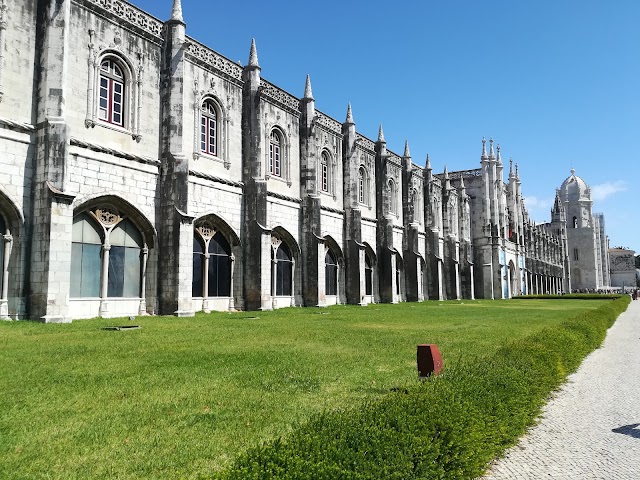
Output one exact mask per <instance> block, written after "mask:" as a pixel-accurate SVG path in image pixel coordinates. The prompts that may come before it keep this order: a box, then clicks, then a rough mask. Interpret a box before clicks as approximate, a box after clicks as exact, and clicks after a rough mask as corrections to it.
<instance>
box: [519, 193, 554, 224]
mask: <svg viewBox="0 0 640 480" xmlns="http://www.w3.org/2000/svg"><path fill="white" fill-rule="evenodd" d="M523 200H524V206H525V208H526V209H527V212H528V213H529V219H530V220H533V221H534V222H536V223H545V222H548V221H550V220H551V208H552V207H553V202H554V201H555V198H538V197H524V198H523Z"/></svg>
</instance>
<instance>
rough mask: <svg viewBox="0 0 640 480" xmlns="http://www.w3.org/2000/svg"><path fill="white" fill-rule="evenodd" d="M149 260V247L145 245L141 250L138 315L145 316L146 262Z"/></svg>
mask: <svg viewBox="0 0 640 480" xmlns="http://www.w3.org/2000/svg"><path fill="white" fill-rule="evenodd" d="M148 259H149V247H147V245H145V246H144V248H143V249H142V278H141V286H140V307H139V308H138V315H146V314H147V260H148Z"/></svg>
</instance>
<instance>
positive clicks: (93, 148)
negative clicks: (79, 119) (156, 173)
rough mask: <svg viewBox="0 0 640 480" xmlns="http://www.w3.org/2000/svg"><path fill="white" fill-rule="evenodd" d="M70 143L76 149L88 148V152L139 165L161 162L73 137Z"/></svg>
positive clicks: (158, 163)
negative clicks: (130, 161) (122, 159)
mask: <svg viewBox="0 0 640 480" xmlns="http://www.w3.org/2000/svg"><path fill="white" fill-rule="evenodd" d="M70 143H71V145H72V146H74V147H80V148H86V149H87V150H91V151H94V152H99V153H106V154H108V155H113V156H114V157H119V158H124V159H126V160H134V161H136V162H139V163H146V164H147V165H156V166H157V165H160V160H156V159H154V158H150V157H143V156H140V155H134V154H132V153H128V152H123V151H122V150H116V149H114V148H109V147H103V146H102V145H98V144H95V143H89V142H85V141H83V140H79V139H77V138H74V137H71V139H70Z"/></svg>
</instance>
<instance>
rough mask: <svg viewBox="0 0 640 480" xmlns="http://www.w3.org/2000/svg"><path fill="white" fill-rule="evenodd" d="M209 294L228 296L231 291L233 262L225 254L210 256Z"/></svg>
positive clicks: (212, 295)
mask: <svg viewBox="0 0 640 480" xmlns="http://www.w3.org/2000/svg"><path fill="white" fill-rule="evenodd" d="M208 274H209V296H210V297H228V296H229V295H230V291H231V262H230V259H229V257H227V256H224V255H211V257H209V272H208Z"/></svg>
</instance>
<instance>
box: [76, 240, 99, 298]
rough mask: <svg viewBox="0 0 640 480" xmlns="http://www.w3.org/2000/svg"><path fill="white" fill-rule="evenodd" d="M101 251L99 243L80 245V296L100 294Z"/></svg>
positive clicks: (96, 295) (97, 295)
mask: <svg viewBox="0 0 640 480" xmlns="http://www.w3.org/2000/svg"><path fill="white" fill-rule="evenodd" d="M101 252H102V246H101V245H88V244H84V245H82V256H81V262H82V267H81V270H82V271H81V280H80V281H81V287H80V297H99V296H100V264H101V257H100V254H101ZM72 271H73V268H72Z"/></svg>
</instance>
